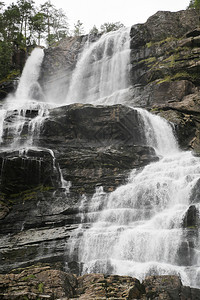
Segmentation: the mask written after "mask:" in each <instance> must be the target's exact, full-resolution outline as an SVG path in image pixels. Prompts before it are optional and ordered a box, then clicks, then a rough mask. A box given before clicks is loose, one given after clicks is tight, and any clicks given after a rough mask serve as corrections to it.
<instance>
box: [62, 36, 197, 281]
mask: <svg viewBox="0 0 200 300" xmlns="http://www.w3.org/2000/svg"><path fill="white" fill-rule="evenodd" d="M122 40H123V42H122ZM111 43H112V45H113V49H112V50H111V49H110V47H109V45H110V44H111ZM128 45H129V38H128V35H127V32H126V31H122V32H120V34H119V33H117V34H116V33H112V34H111V35H107V36H103V37H102V38H101V39H100V40H99V41H98V42H96V43H94V44H93V45H90V46H89V47H88V45H87V47H85V49H84V51H83V53H82V55H81V57H80V60H79V61H78V63H77V67H76V70H75V71H74V74H73V79H72V83H71V88H70V90H69V93H68V95H67V102H68V103H71V102H82V103H92V104H116V103H126V102H127V99H128V97H129V83H128V78H127V76H126V75H125V74H127V72H128V65H129V55H130V52H129V46H128ZM115 58H116V59H115ZM120 76H122V77H120ZM122 78H123V80H122ZM137 111H138V113H139V114H140V120H141V126H143V129H144V132H145V135H146V141H147V144H148V145H149V146H151V147H153V148H154V149H155V151H156V154H157V155H158V156H159V157H160V160H159V161H158V162H156V163H152V164H150V165H148V166H147V167H145V168H144V169H143V170H140V171H136V170H133V171H132V172H131V174H130V176H129V179H128V183H127V184H126V185H123V186H121V187H119V188H117V189H116V190H115V191H114V192H112V193H110V194H107V193H104V192H103V190H102V188H98V189H97V191H96V193H95V194H94V196H93V197H92V199H91V201H90V205H89V210H88V208H87V205H86V203H87V202H88V201H89V200H88V199H86V198H85V197H84V198H83V202H82V204H81V206H80V215H81V220H82V226H79V228H78V229H77V230H76V231H74V232H73V233H72V236H71V239H70V240H69V249H68V250H69V252H70V255H71V258H72V259H74V255H75V253H77V260H78V262H80V263H81V265H82V266H83V267H82V274H84V273H91V272H104V273H112V274H120V275H131V276H135V277H137V278H139V279H144V277H145V276H147V275H149V274H151V275H153V274H177V275H180V276H181V279H182V281H183V284H185V285H191V286H200V282H199V280H200V265H199V263H200V255H199V253H200V245H199V241H198V238H197V237H196V236H193V237H192V238H191V237H190V240H189V238H188V237H187V232H186V229H183V226H182V223H183V218H184V216H185V214H186V212H187V210H188V208H189V206H190V204H191V203H190V193H191V190H192V188H193V187H194V186H195V184H196V182H197V180H198V179H199V178H200V160H199V158H197V157H194V156H193V155H192V154H191V153H190V152H182V151H180V150H179V148H178V144H177V142H176V139H175V137H174V133H173V127H172V125H170V124H169V123H168V122H167V121H166V120H164V119H162V118H160V117H158V116H155V115H152V114H150V113H148V112H147V111H145V110H142V109H139V108H137ZM193 204H194V205H195V206H196V208H197V209H199V204H198V203H193ZM89 224H90V225H89ZM91 224H92V225H91ZM88 227H89V229H88ZM191 242H192V243H193V244H194V249H193V250H194V251H193V252H194V253H193V254H191V249H190V247H189V243H190V244H191ZM183 244H184V245H186V246H185V248H184V250H185V249H186V250H185V252H184V253H185V254H182V256H183V257H181V255H180V251H182V252H183V250H180V249H182V248H183ZM184 260H185V262H184Z"/></svg>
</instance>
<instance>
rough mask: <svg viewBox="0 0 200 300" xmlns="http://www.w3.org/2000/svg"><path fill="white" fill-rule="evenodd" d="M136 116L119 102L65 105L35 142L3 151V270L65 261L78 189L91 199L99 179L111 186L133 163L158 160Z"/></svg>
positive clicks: (79, 195)
mask: <svg viewBox="0 0 200 300" xmlns="http://www.w3.org/2000/svg"><path fill="white" fill-rule="evenodd" d="M32 113H33V114H34V115H35V114H36V112H35V111H33V112H32ZM141 122H142V121H141V120H140V118H139V115H138V113H137V111H136V110H133V109H131V108H128V107H124V106H122V105H115V106H99V107H94V106H92V105H80V104H75V105H69V106H63V107H60V108H56V109H52V110H51V111H50V113H49V116H48V118H47V119H46V120H45V121H44V123H43V126H42V128H41V133H40V136H38V135H36V136H35V140H34V143H35V144H37V145H38V148H30V149H28V150H21V151H16V150H13V151H11V150H10V151H7V152H6V151H4V152H1V155H0V166H1V185H0V187H1V202H0V203H1V206H0V216H1V220H0V234H1V241H2V243H1V246H0V251H1V258H2V259H1V260H2V263H1V266H0V270H1V272H6V271H8V270H10V269H12V268H16V267H19V266H26V265H30V264H31V263H34V262H38V261H42V262H50V261H51V262H60V263H61V264H62V266H63V267H64V266H65V262H66V254H67V253H65V248H66V242H67V239H68V237H69V235H70V232H71V231H72V230H74V229H75V228H77V226H79V224H80V216H79V214H78V212H79V206H80V202H81V199H82V195H83V194H85V195H86V196H87V197H88V199H90V198H91V196H92V195H93V193H94V192H95V189H96V188H97V187H99V186H103V187H104V190H105V191H112V190H114V189H115V188H116V187H117V186H118V185H120V184H122V183H123V182H124V181H125V180H126V178H127V176H128V173H129V171H130V170H131V169H133V168H140V167H143V166H145V165H146V164H148V163H149V162H152V161H156V160H157V159H158V158H157V157H156V155H155V151H154V149H152V148H150V147H148V146H147V145H146V140H145V135H144V132H143V130H141V128H142V124H141ZM25 127H27V126H25ZM23 136H26V131H23ZM3 138H4V144H6V142H8V143H10V141H9V138H8V136H7V134H5V135H4V137H3ZM26 138H27V139H28V135H27V136H26ZM50 149H51V150H50ZM54 154H55V156H54ZM69 182H70V183H71V187H70V189H69V186H70V184H69ZM16 258H17V259H16Z"/></svg>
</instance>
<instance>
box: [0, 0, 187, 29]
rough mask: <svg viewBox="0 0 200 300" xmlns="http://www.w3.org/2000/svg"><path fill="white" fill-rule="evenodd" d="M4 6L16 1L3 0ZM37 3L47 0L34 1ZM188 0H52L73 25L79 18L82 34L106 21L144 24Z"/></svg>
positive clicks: (71, 25)
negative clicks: (82, 27)
mask: <svg viewBox="0 0 200 300" xmlns="http://www.w3.org/2000/svg"><path fill="white" fill-rule="evenodd" d="M2 1H3V0H2ZM3 2H4V3H5V4H6V5H8V4H10V3H12V2H14V3H16V0H4V1H3ZM34 2H35V3H36V5H39V4H43V3H45V2H46V0H35V1H34ZM189 2H190V0H51V3H52V4H54V5H55V7H56V8H62V9H63V10H64V11H65V13H66V15H67V17H68V21H69V23H70V28H71V29H72V28H73V25H74V23H76V22H77V20H80V21H81V22H82V23H83V26H84V29H85V33H87V32H88V31H89V30H90V29H91V28H92V27H93V25H96V26H97V27H98V28H99V27H100V25H101V24H103V23H105V22H118V21H120V22H122V23H123V24H124V25H125V26H131V25H134V24H137V23H144V22H146V20H147V19H148V17H150V16H151V15H153V14H154V13H156V12H157V11H158V10H169V11H178V10H182V9H186V7H187V6H188V4H189Z"/></svg>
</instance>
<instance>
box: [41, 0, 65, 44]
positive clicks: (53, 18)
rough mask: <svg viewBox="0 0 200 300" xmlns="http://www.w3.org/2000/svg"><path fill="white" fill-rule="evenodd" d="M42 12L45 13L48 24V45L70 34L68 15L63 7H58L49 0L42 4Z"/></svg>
mask: <svg viewBox="0 0 200 300" xmlns="http://www.w3.org/2000/svg"><path fill="white" fill-rule="evenodd" d="M41 12H42V13H43V14H44V18H45V24H46V26H47V33H48V34H47V39H46V40H47V43H48V45H50V44H52V43H53V42H55V41H59V40H60V39H61V38H62V37H64V36H66V35H68V23H67V17H66V15H65V13H64V12H63V10H62V9H56V8H55V6H54V5H53V4H51V2H50V0H49V1H47V2H45V3H44V4H43V5H41Z"/></svg>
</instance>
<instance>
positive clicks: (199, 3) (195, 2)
mask: <svg viewBox="0 0 200 300" xmlns="http://www.w3.org/2000/svg"><path fill="white" fill-rule="evenodd" d="M188 8H194V9H200V0H190V3H189V6H188Z"/></svg>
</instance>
